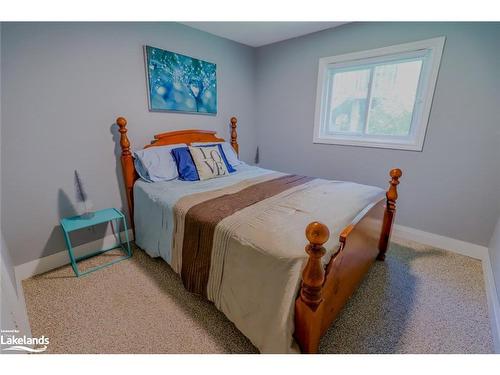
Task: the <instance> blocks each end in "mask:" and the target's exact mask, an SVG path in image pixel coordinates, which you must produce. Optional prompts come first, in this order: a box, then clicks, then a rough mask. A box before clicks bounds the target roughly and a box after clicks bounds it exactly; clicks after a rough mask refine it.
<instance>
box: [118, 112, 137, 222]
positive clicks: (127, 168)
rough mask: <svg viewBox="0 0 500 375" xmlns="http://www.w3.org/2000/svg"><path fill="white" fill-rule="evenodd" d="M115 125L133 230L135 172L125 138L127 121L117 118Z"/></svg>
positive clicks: (128, 144) (128, 142)
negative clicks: (117, 132)
mask: <svg viewBox="0 0 500 375" xmlns="http://www.w3.org/2000/svg"><path fill="white" fill-rule="evenodd" d="M116 125H118V127H119V132H120V147H121V149H122V154H121V162H122V171H123V181H124V182H125V195H126V196H127V205H128V212H129V216H130V226H131V228H132V230H134V200H133V199H134V198H133V195H132V189H133V187H134V182H135V180H136V172H135V168H134V158H133V157H132V152H130V141H129V139H128V137H127V120H126V119H125V117H118V118H117V119H116Z"/></svg>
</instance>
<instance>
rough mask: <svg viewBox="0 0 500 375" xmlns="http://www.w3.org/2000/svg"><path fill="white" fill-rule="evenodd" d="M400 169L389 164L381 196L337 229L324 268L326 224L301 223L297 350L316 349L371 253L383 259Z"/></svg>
mask: <svg viewBox="0 0 500 375" xmlns="http://www.w3.org/2000/svg"><path fill="white" fill-rule="evenodd" d="M401 175H402V172H401V170H400V169H393V170H391V172H390V176H391V181H390V186H389V190H388V191H387V193H386V199H385V200H381V201H378V202H374V203H371V204H370V205H368V206H367V207H366V208H365V209H364V210H363V211H362V212H360V213H359V214H358V216H357V217H356V218H355V219H354V220H353V221H352V223H351V224H350V225H348V226H347V227H346V228H344V230H343V231H342V232H341V234H340V238H339V242H340V246H339V250H338V251H337V252H336V253H335V254H334V255H333V256H332V258H331V259H330V261H329V262H328V264H327V266H326V268H325V267H324V266H323V263H322V261H321V258H322V257H323V255H324V254H325V248H324V247H323V244H324V243H325V242H326V241H328V238H329V236H330V233H329V231H328V227H327V226H326V225H324V224H322V223H319V222H313V223H310V224H309V225H308V226H307V228H306V237H307V240H308V241H309V245H307V246H306V252H307V253H308V254H309V259H308V261H307V264H306V266H305V267H304V270H303V272H302V285H301V288H300V293H299V296H298V297H297V300H296V301H295V333H294V336H295V339H296V340H297V342H298V344H299V346H300V348H301V350H302V352H303V353H316V352H317V351H318V346H319V341H320V338H321V336H322V335H323V334H324V333H325V332H326V330H327V329H328V327H329V326H330V324H331V323H332V322H333V320H335V318H336V317H337V315H338V314H339V312H340V311H341V309H342V308H343V307H344V305H345V304H346V302H347V300H348V299H349V297H350V296H351V295H352V294H353V293H354V292H355V291H356V289H357V287H358V285H359V284H360V283H361V281H362V280H363V278H364V276H365V275H366V273H367V272H368V270H369V269H370V266H371V265H372V263H373V262H374V260H375V259H379V260H384V259H385V252H386V251H387V247H388V244H389V239H390V235H391V228H392V223H393V221H394V215H395V211H396V200H397V197H398V195H397V188H396V187H397V185H398V184H399V178H400V177H401Z"/></svg>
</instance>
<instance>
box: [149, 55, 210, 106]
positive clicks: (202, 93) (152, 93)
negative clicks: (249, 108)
mask: <svg viewBox="0 0 500 375" xmlns="http://www.w3.org/2000/svg"><path fill="white" fill-rule="evenodd" d="M144 53H145V58H146V73H147V81H148V97H149V109H150V110H151V111H178V112H190V113H206V114H215V113H217V77H216V70H217V69H216V67H217V66H216V64H213V63H209V62H207V61H203V60H198V59H195V58H192V57H189V56H184V55H181V54H178V53H174V52H170V51H165V50H162V49H159V48H154V47H150V46H145V48H144Z"/></svg>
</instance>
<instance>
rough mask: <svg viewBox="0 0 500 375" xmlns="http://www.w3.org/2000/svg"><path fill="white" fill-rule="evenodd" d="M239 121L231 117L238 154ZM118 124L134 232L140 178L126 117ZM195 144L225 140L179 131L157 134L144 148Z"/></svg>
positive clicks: (212, 133) (208, 133)
mask: <svg viewBox="0 0 500 375" xmlns="http://www.w3.org/2000/svg"><path fill="white" fill-rule="evenodd" d="M237 123H238V120H237V119H236V117H231V146H233V148H234V150H235V151H236V153H238V152H239V146H238V134H237V133H236V125H237ZM116 124H117V125H118V127H119V132H120V147H121V149H122V153H121V162H122V171H123V182H124V184H125V195H126V196H127V205H128V212H129V216H130V225H131V227H132V230H134V232H135V229H134V194H133V187H134V183H135V181H136V180H137V179H138V178H139V176H138V174H137V172H136V171H135V167H134V157H133V156H132V152H131V151H130V141H129V139H128V137H127V131H128V130H127V120H126V119H125V117H118V118H117V119H116ZM193 142H224V139H223V138H219V137H217V136H216V132H215V131H211V130H197V129H189V130H177V131H172V132H166V133H161V134H156V135H155V136H154V138H153V140H152V141H151V143H150V144H149V145H146V146H144V148H148V147H155V146H166V145H172V144H176V143H186V144H188V145H190V144H191V143H193Z"/></svg>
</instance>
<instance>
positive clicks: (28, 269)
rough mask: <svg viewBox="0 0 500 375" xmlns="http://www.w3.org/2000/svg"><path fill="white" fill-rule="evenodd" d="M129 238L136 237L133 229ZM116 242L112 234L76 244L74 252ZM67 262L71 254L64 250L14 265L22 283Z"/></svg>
mask: <svg viewBox="0 0 500 375" xmlns="http://www.w3.org/2000/svg"><path fill="white" fill-rule="evenodd" d="M120 235H121V238H122V239H123V238H125V232H121V233H120ZM128 238H129V240H130V241H132V240H133V239H134V238H133V233H132V229H129V230H128ZM115 243H116V238H115V236H114V235H112V234H110V235H107V236H105V237H103V238H101V239H99V240H96V241H92V242H88V243H85V244H83V245H80V246H76V247H74V248H73V252H74V254H75V256H77V257H79V256H82V255H85V254H88V253H89V252H92V251H97V250H103V249H106V248H109V247H111V246H113V244H115ZM66 264H69V255H68V251H67V250H63V251H59V252H58V253H55V254H52V255H49V256H46V257H43V258H39V259H35V260H32V261H31V262H28V263H24V264H21V265H19V266H16V267H14V272H15V275H16V280H17V281H18V284H20V282H21V281H22V280H25V279H27V278H29V277H32V276H35V275H39V274H41V273H44V272H47V271H50V270H53V269H55V268H58V267H61V266H64V265H66ZM21 289H22V288H21Z"/></svg>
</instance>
